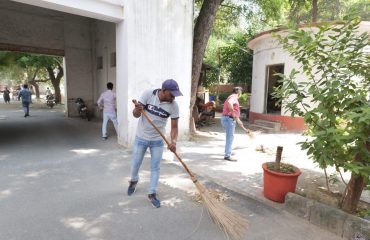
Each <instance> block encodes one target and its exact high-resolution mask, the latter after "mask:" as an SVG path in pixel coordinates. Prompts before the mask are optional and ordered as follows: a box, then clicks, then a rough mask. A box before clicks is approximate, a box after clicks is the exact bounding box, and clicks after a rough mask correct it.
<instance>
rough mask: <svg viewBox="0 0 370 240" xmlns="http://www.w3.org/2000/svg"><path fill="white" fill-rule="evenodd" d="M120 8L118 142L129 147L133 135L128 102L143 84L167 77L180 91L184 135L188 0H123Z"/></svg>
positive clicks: (155, 84) (189, 36) (187, 96)
mask: <svg viewBox="0 0 370 240" xmlns="http://www.w3.org/2000/svg"><path fill="white" fill-rule="evenodd" d="M124 6H125V7H124V16H125V20H124V21H122V22H120V23H118V24H117V29H116V54H117V105H118V109H119V111H118V120H119V122H120V138H119V142H120V143H121V144H123V145H125V146H129V145H131V143H132V141H133V139H134V136H135V132H136V125H137V119H135V118H134V117H133V116H132V107H133V105H132V102H131V100H132V99H136V98H138V97H139V96H140V95H141V93H142V92H143V91H144V90H146V89H148V88H151V87H153V88H160V87H161V83H162V82H163V81H164V80H166V79H169V78H173V79H175V80H176V81H177V82H178V83H179V86H180V90H181V91H182V93H183V94H184V96H182V97H178V98H176V101H177V102H178V103H179V106H180V120H179V135H180V136H179V137H180V138H181V137H182V138H184V137H185V136H186V134H187V133H188V129H189V102H190V85H191V60H192V37H193V36H192V34H193V1H191V0H135V1H132V0H127V1H124ZM169 126H170V123H169V124H168V125H167V127H168V128H167V135H168V134H169Z"/></svg>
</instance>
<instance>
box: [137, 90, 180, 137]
mask: <svg viewBox="0 0 370 240" xmlns="http://www.w3.org/2000/svg"><path fill="white" fill-rule="evenodd" d="M159 90H160V89H149V90H146V91H145V92H144V93H143V94H142V95H141V96H140V99H139V102H140V103H141V104H143V105H144V110H145V112H146V113H148V115H149V117H150V119H151V120H152V121H153V123H154V125H155V126H156V127H158V128H159V129H160V130H161V132H162V133H163V134H165V130H166V129H165V128H166V124H167V119H168V118H169V117H171V119H176V118H179V106H178V104H177V102H176V101H175V100H174V101H172V103H170V102H160V100H159V97H158V92H159ZM136 136H137V137H139V138H143V139H145V140H153V141H155V140H160V139H162V137H161V135H160V134H159V133H158V132H157V131H156V130H155V129H154V127H153V126H152V125H151V124H150V123H149V122H148V120H147V119H146V118H145V116H144V115H141V117H140V118H139V123H138V125H137V131H136Z"/></svg>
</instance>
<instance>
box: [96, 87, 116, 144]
mask: <svg viewBox="0 0 370 240" xmlns="http://www.w3.org/2000/svg"><path fill="white" fill-rule="evenodd" d="M107 88H108V89H107V90H106V91H105V92H103V93H102V94H101V95H100V97H99V99H98V102H97V104H98V107H99V109H100V111H103V125H102V138H103V140H107V139H108V134H107V124H108V120H111V121H112V123H113V125H114V129H115V130H116V133H117V135H118V122H117V114H116V93H115V92H113V91H112V90H113V83H111V82H108V83H107Z"/></svg>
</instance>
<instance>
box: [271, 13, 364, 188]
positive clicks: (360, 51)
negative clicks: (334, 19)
mask: <svg viewBox="0 0 370 240" xmlns="http://www.w3.org/2000/svg"><path fill="white" fill-rule="evenodd" d="M359 23H360V20H359V18H355V19H345V21H344V22H343V23H342V24H337V25H322V26H319V27H318V31H317V32H316V33H314V32H312V31H310V30H306V31H305V30H303V29H295V30H292V31H291V32H290V33H289V35H288V36H287V37H282V36H277V38H278V39H279V41H280V43H281V44H282V45H283V47H284V48H285V49H286V50H288V51H289V53H290V54H291V56H293V57H294V59H295V60H296V61H297V62H299V63H300V64H301V68H300V69H299V70H296V69H294V70H293V71H292V72H291V73H290V75H289V76H284V75H282V76H283V77H284V79H283V80H282V83H283V84H282V86H281V87H279V88H277V89H276V92H275V94H274V96H275V97H276V98H278V99H283V100H281V101H282V104H283V105H284V106H285V108H286V109H287V110H288V111H290V112H291V114H292V116H295V115H298V116H301V117H304V120H305V122H306V124H307V125H308V132H307V134H308V135H309V136H310V138H308V139H306V141H304V142H301V143H300V144H301V147H302V149H305V150H307V154H308V155H309V156H310V157H311V158H313V160H314V161H315V162H316V163H318V165H319V166H320V167H321V168H326V167H328V166H334V167H335V168H336V169H338V168H343V169H344V171H350V172H352V173H353V174H356V175H361V176H363V177H364V179H365V181H369V174H370V153H369V151H368V150H367V149H366V145H365V144H366V142H369V141H370V66H369V63H370V54H369V53H366V52H365V49H366V47H367V46H369V35H368V34H367V33H363V34H361V35H359V34H358V32H357V30H358V27H359ZM299 72H301V73H303V74H304V75H305V77H306V78H305V79H299V78H298V73H299Z"/></svg>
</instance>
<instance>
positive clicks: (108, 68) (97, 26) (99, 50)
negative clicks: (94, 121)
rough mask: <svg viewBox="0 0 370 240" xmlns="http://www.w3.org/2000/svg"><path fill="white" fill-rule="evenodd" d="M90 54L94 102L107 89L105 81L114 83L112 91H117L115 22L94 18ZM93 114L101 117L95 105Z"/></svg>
mask: <svg viewBox="0 0 370 240" xmlns="http://www.w3.org/2000/svg"><path fill="white" fill-rule="evenodd" d="M92 34H93V36H92V45H93V46H92V47H93V49H94V51H93V56H92V68H93V83H94V89H95V91H94V102H96V101H97V100H98V98H99V96H100V94H101V93H102V92H104V91H105V90H106V89H107V83H108V82H112V83H113V84H114V89H113V90H114V91H115V92H117V91H118V89H117V85H116V66H113V65H114V62H113V60H114V59H112V57H113V55H114V53H116V24H114V23H110V22H105V21H100V20H95V21H94V23H93V27H92ZM98 58H102V63H103V64H102V68H98ZM94 112H95V116H96V117H98V118H102V112H100V111H99V110H98V108H97V107H95V111H94Z"/></svg>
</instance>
